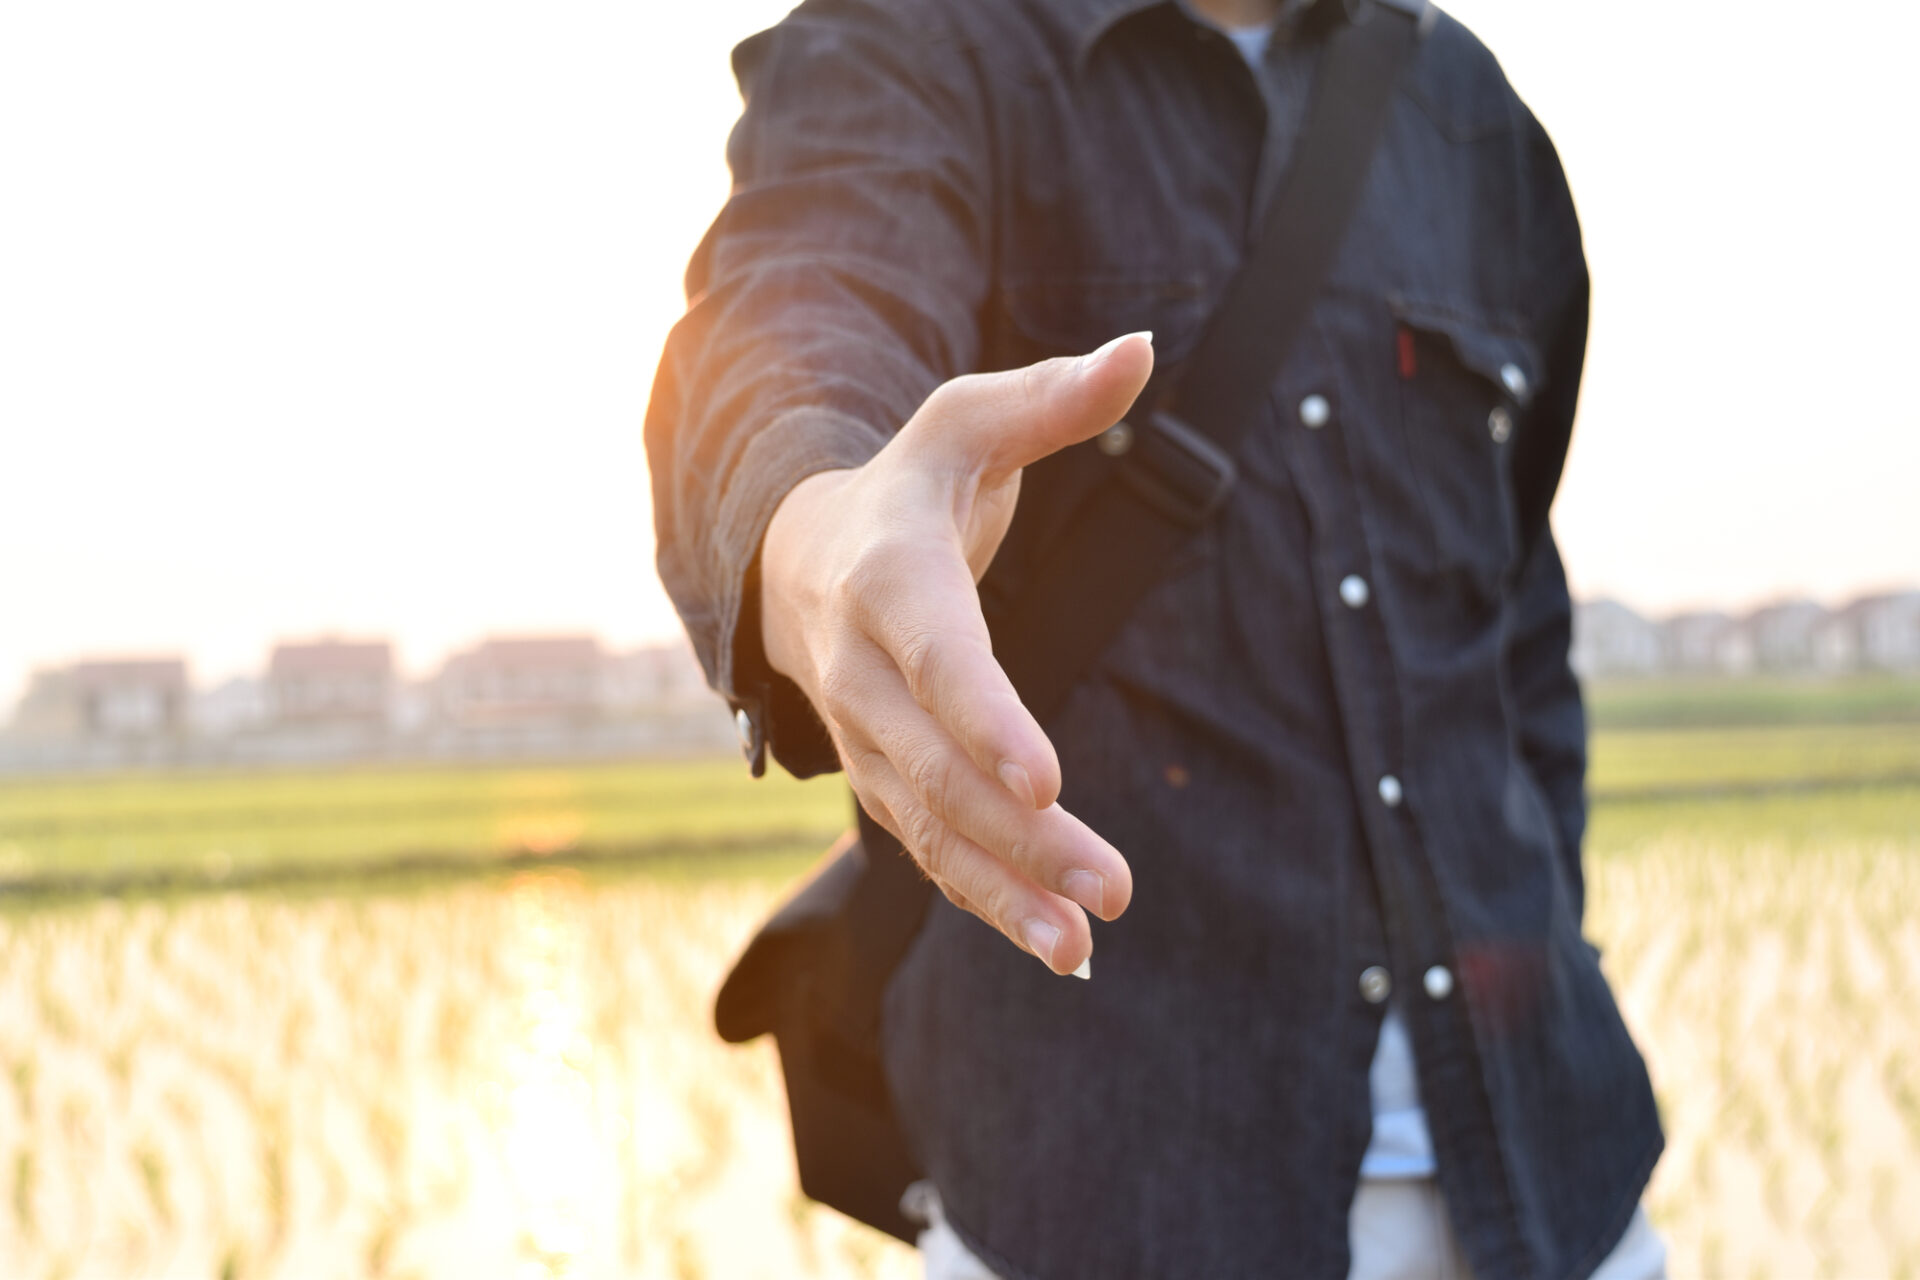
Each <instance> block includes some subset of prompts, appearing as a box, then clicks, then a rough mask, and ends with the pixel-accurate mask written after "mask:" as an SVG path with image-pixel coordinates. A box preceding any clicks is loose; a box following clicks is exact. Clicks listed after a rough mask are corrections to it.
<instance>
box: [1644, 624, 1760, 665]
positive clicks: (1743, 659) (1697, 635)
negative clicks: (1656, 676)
mask: <svg viewBox="0 0 1920 1280" xmlns="http://www.w3.org/2000/svg"><path fill="white" fill-rule="evenodd" d="M1661 631H1662V633H1663V637H1664V642H1663V649H1664V651H1665V653H1666V663H1667V667H1668V669H1669V670H1672V671H1676V672H1681V673H1704V672H1719V673H1723V674H1738V673H1740V672H1742V671H1750V670H1752V669H1753V637H1752V634H1751V633H1750V632H1748V630H1747V629H1746V628H1745V627H1744V626H1743V625H1742V624H1740V623H1738V622H1736V621H1735V620H1734V619H1733V617H1732V615H1731V614H1726V613H1721V612H1719V611H1717V610H1708V611H1703V612H1697V613H1681V614H1676V615H1674V616H1673V617H1671V618H1668V619H1667V620H1666V621H1665V622H1664V623H1662V624H1661Z"/></svg>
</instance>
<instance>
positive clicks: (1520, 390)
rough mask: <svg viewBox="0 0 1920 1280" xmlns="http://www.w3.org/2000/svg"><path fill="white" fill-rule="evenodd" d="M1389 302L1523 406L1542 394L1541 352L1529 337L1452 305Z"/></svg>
mask: <svg viewBox="0 0 1920 1280" xmlns="http://www.w3.org/2000/svg"><path fill="white" fill-rule="evenodd" d="M1390 305H1391V306H1392V308H1393V315H1394V318H1395V319H1396V320H1398V321H1399V322H1400V323H1401V324H1402V325H1404V326H1406V327H1407V328H1409V329H1415V330H1418V331H1419V332H1421V333H1425V334H1428V335H1431V336H1433V337H1435V338H1439V339H1441V340H1443V341H1445V342H1446V343H1447V345H1448V346H1449V347H1451V348H1452V349H1453V354H1454V356H1455V357H1456V358H1457V359H1458V360H1459V361H1460V363H1461V364H1462V365H1463V366H1464V367H1466V368H1467V369H1470V370H1472V371H1473V372H1474V373H1477V374H1479V375H1480V376H1481V377H1483V378H1485V379H1486V380H1487V381H1488V382H1491V383H1493V384H1494V385H1495V386H1497V387H1499V388H1500V389H1501V390H1503V391H1504V392H1505V393H1506V394H1507V395H1508V396H1510V397H1511V398H1512V400H1513V402H1514V403H1515V404H1517V405H1520V406H1521V407H1523V408H1524V407H1525V406H1526V405H1528V404H1529V403H1531V402H1532V400H1533V398H1534V396H1536V395H1538V394H1539V391H1540V379H1541V365H1540V353H1539V350H1538V349H1537V348H1536V347H1535V346H1534V344H1533V343H1532V342H1530V341H1529V340H1527V339H1526V338H1523V337H1521V336H1520V335H1518V334H1515V333H1509V332H1502V331H1501V330H1500V329H1497V328H1495V327H1493V326H1492V325H1489V324H1487V323H1486V322H1485V321H1483V320H1480V319H1478V318H1477V317H1474V316H1471V315H1469V314H1467V313H1465V312H1462V311H1458V310H1455V309H1453V308H1451V307H1445V306H1439V305H1435V304H1432V303H1423V302H1415V301H1412V300H1410V299H1407V298H1394V299H1392V300H1391V302H1390Z"/></svg>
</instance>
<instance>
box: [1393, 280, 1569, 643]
mask: <svg viewBox="0 0 1920 1280" xmlns="http://www.w3.org/2000/svg"><path fill="white" fill-rule="evenodd" d="M1393 314H1394V319H1395V322H1396V325H1397V332H1396V334H1395V338H1396V341H1397V344H1398V351H1397V356H1398V363H1399V375H1400V415H1401V425H1402V429H1403V431H1404V432H1405V437H1406V448H1407V454H1408V457H1409V459H1410V460H1411V462H1412V465H1413V471H1414V477H1413V478H1414V483H1415V485H1416V486H1417V488H1418V490H1419V492H1420V494H1421V497H1422V500H1423V502H1424V503H1425V506H1426V509H1427V511H1426V514H1427V519H1428V523H1429V525H1430V528H1431V532H1432V545H1433V569H1434V571H1435V572H1436V573H1438V574H1440V575H1443V576H1444V577H1446V578H1449V579H1452V580H1453V582H1452V583H1451V584H1450V585H1451V586H1452V587H1453V588H1454V589H1456V590H1459V591H1462V592H1463V593H1464V594H1465V596H1466V598H1468V599H1470V600H1472V601H1473V602H1474V603H1475V604H1476V605H1478V606H1481V607H1489V606H1492V605H1495V604H1497V603H1498V602H1499V601H1500V600H1501V598H1502V597H1503V596H1504V595H1505V593H1506V589H1507V585H1508V583H1507V580H1508V577H1509V575H1510V574H1511V573H1512V571H1513V569H1514V567H1515V563H1514V562H1515V560H1516V558H1517V554H1518V546H1519V532H1518V519H1517V516H1516V514H1515V503H1514V493H1513V484H1512V464H1511V459H1512V456H1513V450H1514V446H1515V444H1516V442H1517V441H1518V439H1519V436H1520V433H1521V432H1522V431H1523V430H1524V429H1525V427H1524V424H1525V422H1526V409H1527V406H1528V405H1529V404H1531V403H1532V402H1533V398H1534V396H1535V395H1536V394H1537V392H1538V390H1539V387H1538V383H1539V378H1540V359H1539V355H1538V351H1537V349H1536V348H1535V346H1534V345H1533V343H1532V342H1530V341H1528V340H1527V339H1526V338H1524V337H1522V336H1520V335H1518V334H1517V333H1514V332H1511V331H1503V330H1502V329H1500V328H1497V327H1495V326H1493V325H1490V324H1487V323H1485V322H1483V321H1481V320H1478V319H1476V318H1475V317H1473V316H1470V315H1466V314H1463V313H1461V312H1458V311H1455V310H1452V309H1449V308H1445V307H1436V306H1427V305H1423V304H1420V303H1415V302H1409V301H1406V300H1404V299H1396V300H1394V302H1393Z"/></svg>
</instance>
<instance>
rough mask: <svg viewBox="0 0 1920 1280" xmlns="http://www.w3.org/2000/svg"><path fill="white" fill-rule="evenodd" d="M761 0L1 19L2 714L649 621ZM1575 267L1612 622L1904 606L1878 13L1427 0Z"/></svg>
mask: <svg viewBox="0 0 1920 1280" xmlns="http://www.w3.org/2000/svg"><path fill="white" fill-rule="evenodd" d="M784 8H785V4H784V3H783V2H782V0H705V2H704V3H700V4H687V5H665V4H661V3H653V2H650V3H644V4H634V3H630V2H615V0H579V2H578V3H571V4H566V5H538V6H536V5H531V4H518V5H508V4H500V3H483V4H473V3H470V2H461V3H455V2H454V0H377V2H374V0H329V2H328V3H326V4H318V3H307V4H279V5H261V4H254V3H241V2H239V0H233V2H230V3H214V2H212V0H171V2H170V3H168V4H165V5H153V4H146V3H133V2H132V0H119V2H115V0H77V2H75V3H69V4H20V5H8V6H5V7H4V8H3V9H0V173H4V174H5V175H6V180H5V187H6V196H5V198H4V199H0V698H7V699H10V696H11V694H12V692H13V691H14V690H16V689H17V688H18V687H19V685H20V683H21V681H22V680H23V679H24V676H25V673H26V671H27V670H28V669H29V668H30V667H31V666H33V665H35V664H40V663H48V662H54V661H60V660H65V659H67V658H70V657H74V656H79V655H83V654H101V653H127V652H143V651H183V652H186V653H187V654H189V655H190V656H191V657H192V658H193V659H194V662H195V667H196V671H197V673H198V674H199V675H200V676H201V677H202V678H204V679H218V678H220V677H222V676H225V675H228V674H232V673H236V672H241V671H245V670H248V669H250V668H253V667H255V666H257V665H258V664H259V663H260V662H261V661H262V659H263V657H264V654H265V650H266V647H267V645H268V644H269V643H270V642H271V641H272V640H273V639H274V638H275V637H278V636H289V635H309V634H314V633H318V632H323V631H341V632H348V633H373V634H381V635H388V636H392V637H394V638H395V639H397V640H398V641H399V642H400V644H401V648H402V653H403V655H404V658H405V660H406V661H407V663H408V664H409V665H410V666H411V667H413V668H414V669H417V670H421V669H426V668H428V667H429V666H430V665H431V664H432V663H434V662H435V661H437V659H438V658H439V657H440V656H441V655H442V654H443V653H444V652H446V651H447V650H448V649H450V648H452V647H454V646H456V645H458V644H461V643H463V642H465V641H467V640H470V639H472V638H474V637H477V636H479V635H482V634H484V633H487V632H499V631H529V630H542V629H556V628H566V629H586V630H592V631H596V632H598V633H599V634H601V635H602V636H604V637H606V638H608V639H609V640H611V641H614V642H616V643H622V644H625V643H632V642H637V641H640V640H644V639H650V638H658V637H664V636H666V635H669V634H671V633H672V632H673V630H674V627H675V623H674V620H673V617H672V613H671V610H670V609H669V607H668V606H667V604H666V602H665V599H664V597H663V595H662V594H661V592H660V589H659V586H658V584H657V581H656V580H655V578H654V574H653V569H652V536H651V513H650V511H649V506H648V499H647V478H646V466H645V459H644V457H643V453H642V448H641V439H640V423H641V417H642V414H643V412H644V408H645V404H646V396H647V384H648V380H649V378H650V376H651V373H652V369H653V364H654V361H655V359H656V357H657V355H658V351H659V346H660V343H661V341H662V339H663V338H664V336H665V333H666V330H667V328H668V326H669V325H670V324H671V323H672V322H673V320H674V318H675V317H676V316H677V314H678V312H679V310H680V308H681V306H682V302H683V300H682V297H681V293H680V274H681V270H682V267H683V265H684V262H685V260H686V257H687V254H688V252H689V251H690V250H691V249H692V247H693V245H694V243H695V241H696V240H697V238H698V236H699V233H700V231H701V230H702V228H703V227H704V226H705V224H706V222H707V221H708V220H709V218H710V217H711V216H712V213H713V212H714V210H715V209H716V208H717V207H718V205H719V203H720V201H721V199H722V198H723V197H724V194H725V191H726V182H727V176H726V170H725V167H724V162H723V158H722V151H721V148H722V145H723V143H724V139H725V135H726V131H727V129H728V127H729V126H730V125H731V123H732V120H733V117H734V116H735V115H736V114H737V112H738V106H739V104H738V98H737V96H736V95H735V91H734V88H733V84H732V80H731V78H730V75H729V72H728V68H727V62H726V54H727V50H728V48H729V47H730V46H731V45H732V44H733V43H734V42H735V41H736V40H737V39H739V38H740V37H742V36H744V35H746V34H748V33H749V32H751V31H753V30H756V29H758V28H759V27H762V26H765V25H767V24H768V23H770V22H772V21H773V20H775V19H776V18H777V17H778V16H779V14H780V13H781V12H782V11H783V10H784ZM1453 11H1454V12H1455V13H1456V14H1458V15H1459V16H1460V17H1461V18H1462V19H1463V20H1465V21H1466V22H1468V24H1469V25H1471V26H1474V27H1475V28H1476V29H1477V30H1478V31H1479V32H1480V33H1481V35H1482V36H1483V37H1484V38H1485V39H1486V40H1487V42H1488V43H1489V44H1490V45H1492V46H1493V47H1494V48H1495V50H1496V51H1498V52H1500V54H1501V55H1502V58H1503V61H1504V62H1505V64H1506V66H1507V68H1508V71H1509V73H1510V74H1511V76H1512V77H1513V79H1514V81H1515V83H1516V84H1517V85H1518V86H1519V88H1520V90H1521V92H1522V93H1523V94H1524V95H1526V96H1527V97H1528V99H1529V100H1530V101H1531V102H1532V103H1533V105H1534V107H1535V109H1536V110H1537V111H1538V113H1539V114H1540V115H1541V117H1542V118H1543V119H1544V120H1545V121H1546V122H1547V125H1548V127H1549V128H1550V129H1551V130H1552V131H1553V133H1554V135H1555V137H1556V139H1557V140H1558V142H1559V144H1560V149H1561V153H1562V157H1563V159H1564V160H1565V163H1566V165H1567V168H1568V170H1569V172H1570V174H1571V176H1572V181H1573V186H1574V190H1575V193H1576V196H1577V198H1578V199H1579V202H1580V207H1581V211H1582V215H1583V217H1584V219H1585V222H1586V227H1587V238H1588V249H1589V255H1590V258H1591V260H1592V265H1593V271H1594V276H1595V280H1596V294H1595V318H1594V336H1593V345H1592V353H1591V359H1590V366H1589V378H1588V383H1587V391H1586V396H1585V399H1584V401H1583V406H1582V418H1581V426H1580V430H1579V433H1578V436H1577V443H1576V447H1575V452H1574V457H1573V460H1572V465H1571V471H1570V473H1569V475H1568V478H1567V481H1566V484H1565V486H1564V488H1563V491H1562V498H1561V501H1560V504H1559V508H1558V512H1557V519H1558V524H1559V528H1560V531H1561V538H1562V542H1563V544H1564V546H1565V550H1566V553H1567V557H1568V560H1569V562H1570V564H1571V568H1572V571H1573V575H1574V579H1575V585H1576V588H1577V589H1579V590H1582V591H1585V592H1589V593H1592V592H1609V593H1614V594H1619V595H1622V596H1625V597H1627V598H1629V599H1632V600H1634V601H1637V602H1640V603H1642V604H1645V605H1648V606H1652V607H1669V606H1674V605H1679V604H1683V603H1692V602H1716V603H1728V604H1742V603H1747V602H1752V601H1756V600H1759V599H1761V598H1764V597H1768V596H1771V595H1775V594H1779V593H1784V592H1799V591H1805V592H1811V593H1814V594H1816V595H1820V596H1823V597H1827V598H1834V597H1839V596H1842V595H1845V594H1847V593H1849V592H1852V591H1854V590H1856V589H1862V588H1868V587H1873V586H1878V585H1883V584H1891V583H1897V582H1911V581H1920V501H1916V500H1915V497H1914V494H1915V490H1916V485H1915V478H1916V476H1920V410H1917V409H1916V408H1915V400H1914V397H1913V395H1912V394H1911V386H1910V379H1911V371H1912V370H1913V369H1914V368H1915V367H1916V364H1917V363H1920V362H1916V359H1915V351H1914V348H1915V346H1916V343H1920V323H1917V322H1916V320H1915V318H1914V315H1913V307H1914V306H1915V302H1914V299H1916V298H1920V249H1917V248H1916V237H1915V235H1914V232H1913V230H1912V228H1913V227H1915V226H1916V225H1920V215H1917V213H1916V210H1915V208H1914V204H1915V201H1914V195H1913V184H1912V181H1911V169H1912V165H1911V162H1910V159H1909V158H1908V157H1910V155H1911V141H1912V140H1911V129H1910V127H1909V126H1910V123H1911V116H1912V107H1911V103H1910V101H1907V100H1906V99H1905V98H1904V97H1903V96H1902V93H1901V90H1900V88H1899V86H1901V85H1903V84H1906V83H1908V82H1909V79H1910V76H1911V71H1912V68H1911V67H1910V66H1909V65H1908V60H1909V58H1910V57H1911V50H1913V49H1914V48H1916V47H1920V10H1916V9H1914V8H1913V7H1910V6H1906V5H1897V4H1894V3H1892V0H1879V3H1878V5H1877V6H1875V10H1874V12H1872V13H1863V12H1862V11H1860V10H1859V9H1853V10H1849V11H1848V17H1847V20H1846V21H1844V22H1841V21H1829V20H1824V19H1823V18H1822V17H1821V15H1820V13H1818V12H1817V11H1814V10H1810V9H1808V8H1807V7H1806V6H1804V5H1795V6H1792V7H1789V6H1787V5H1785V4H1780V3H1774V2H1773V0H1748V3H1745V4H1742V5H1739V6H1734V7H1728V6H1724V5H1711V6H1710V5H1706V4H1703V3H1699V0H1681V2H1680V3H1676V4H1672V5H1663V6H1659V7H1657V8H1655V9H1649V8H1647V7H1646V6H1619V5H1613V6H1608V5H1592V4H1574V3H1572V2H1571V0H1459V3H1457V4H1456V5H1455V6H1454V7H1453Z"/></svg>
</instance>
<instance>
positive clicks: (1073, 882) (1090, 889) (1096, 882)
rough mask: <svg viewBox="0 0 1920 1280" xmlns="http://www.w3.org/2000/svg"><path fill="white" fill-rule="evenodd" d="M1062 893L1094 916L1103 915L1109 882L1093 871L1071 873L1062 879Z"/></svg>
mask: <svg viewBox="0 0 1920 1280" xmlns="http://www.w3.org/2000/svg"><path fill="white" fill-rule="evenodd" d="M1060 891H1061V892H1062V893H1064V894H1066V895H1067V896H1068V897H1069V898H1072V899H1073V900H1074V901H1075V902H1077V903H1079V904H1080V905H1081V906H1083V907H1085V908H1086V909H1087V910H1089V911H1091V912H1093V914H1095V915H1101V907H1102V905H1103V904H1104V903H1105V902H1106V898H1107V882H1106V881H1105V880H1104V879H1102V878H1101V877H1100V876H1099V875H1098V874H1097V873H1095V872H1092V871H1069V872H1067V874H1065V875H1064V876H1061V877H1060Z"/></svg>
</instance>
